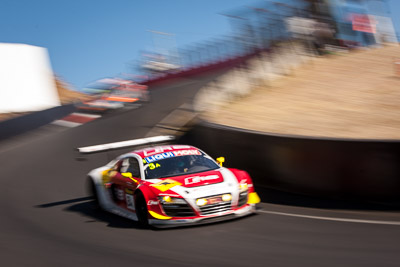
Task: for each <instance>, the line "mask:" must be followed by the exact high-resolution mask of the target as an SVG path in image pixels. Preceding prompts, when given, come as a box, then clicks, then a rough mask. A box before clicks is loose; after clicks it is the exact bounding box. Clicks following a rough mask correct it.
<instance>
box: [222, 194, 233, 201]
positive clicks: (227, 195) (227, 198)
mask: <svg viewBox="0 0 400 267" xmlns="http://www.w3.org/2000/svg"><path fill="white" fill-rule="evenodd" d="M222 200H223V201H231V200H232V195H231V194H224V195H222Z"/></svg>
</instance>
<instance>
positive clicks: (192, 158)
mask: <svg viewBox="0 0 400 267" xmlns="http://www.w3.org/2000/svg"><path fill="white" fill-rule="evenodd" d="M219 167H220V166H219V165H218V164H216V163H215V162H214V161H213V160H212V159H211V158H210V157H209V156H208V155H205V154H201V155H187V156H179V157H171V158H164V159H160V160H157V161H154V162H151V163H145V165H144V173H145V176H146V179H156V178H164V177H171V176H179V175H186V174H193V173H198V172H204V171H210V170H215V169H218V168H219Z"/></svg>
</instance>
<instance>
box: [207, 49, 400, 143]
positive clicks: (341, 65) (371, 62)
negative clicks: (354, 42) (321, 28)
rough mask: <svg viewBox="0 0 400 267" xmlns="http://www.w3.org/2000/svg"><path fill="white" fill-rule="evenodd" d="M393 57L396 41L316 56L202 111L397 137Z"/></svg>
mask: <svg viewBox="0 0 400 267" xmlns="http://www.w3.org/2000/svg"><path fill="white" fill-rule="evenodd" d="M396 59H399V61H400V47H399V46H398V45H391V46H385V47H382V48H372V49H366V50H358V51H353V52H350V53H348V54H341V55H336V56H329V57H321V58H316V59H315V60H313V61H312V62H309V63H307V64H306V65H303V66H301V67H299V68H297V69H296V70H295V72H294V74H292V75H290V76H286V77H283V78H279V79H277V80H275V81H273V82H272V83H270V84H269V86H266V87H258V88H255V90H254V91H253V92H252V93H251V95H249V96H247V97H245V98H242V99H240V100H239V101H235V102H233V103H230V104H229V105H225V106H224V107H222V108H221V109H219V110H218V111H216V112H206V113H205V114H204V117H205V118H206V119H207V120H210V121H212V122H215V123H219V124H224V125H229V126H234V127H239V128H246V129H253V130H257V131H263V132H272V133H282V134H295V135H307V136H324V137H340V138H372V139H400V74H398V75H397V74H396V72H395V64H394V61H395V60H396ZM398 67H399V68H400V65H398ZM399 73H400V70H399Z"/></svg>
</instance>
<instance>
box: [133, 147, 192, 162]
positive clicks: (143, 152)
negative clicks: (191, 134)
mask: <svg viewBox="0 0 400 267" xmlns="http://www.w3.org/2000/svg"><path fill="white" fill-rule="evenodd" d="M181 150H199V149H198V148H197V147H194V146H189V145H165V146H154V147H146V148H143V149H139V150H135V151H132V152H131V153H134V154H137V155H139V156H140V157H141V158H142V159H143V158H146V157H149V156H152V155H156V154H160V153H164V152H174V151H181Z"/></svg>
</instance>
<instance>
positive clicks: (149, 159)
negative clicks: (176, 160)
mask: <svg viewBox="0 0 400 267" xmlns="http://www.w3.org/2000/svg"><path fill="white" fill-rule="evenodd" d="M171 157H175V155H174V153H172V152H165V153H161V154H157V155H153V156H150V157H147V158H144V160H145V161H146V162H147V163H151V162H153V161H156V160H160V159H166V158H171Z"/></svg>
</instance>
